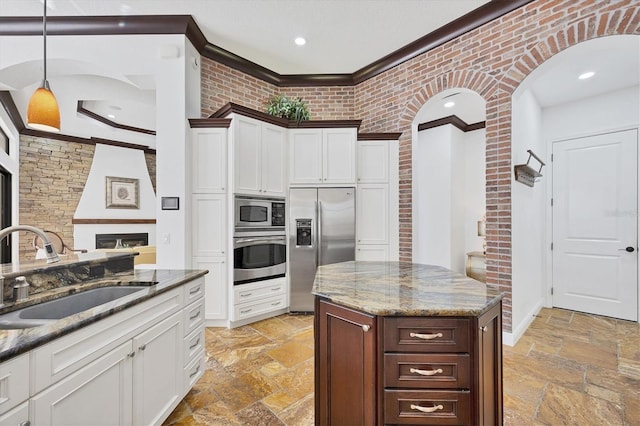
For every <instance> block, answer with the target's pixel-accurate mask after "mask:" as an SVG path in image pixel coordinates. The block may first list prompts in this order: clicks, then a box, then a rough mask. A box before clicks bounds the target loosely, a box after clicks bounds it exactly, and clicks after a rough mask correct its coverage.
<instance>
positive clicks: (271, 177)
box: [262, 123, 287, 197]
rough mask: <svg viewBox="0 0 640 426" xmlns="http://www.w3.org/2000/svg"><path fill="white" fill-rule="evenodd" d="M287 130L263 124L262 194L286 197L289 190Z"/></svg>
mask: <svg viewBox="0 0 640 426" xmlns="http://www.w3.org/2000/svg"><path fill="white" fill-rule="evenodd" d="M285 148H286V133H285V130H284V129H283V128H281V127H278V126H273V125H271V124H267V123H263V124H262V193H263V194H265V195H275V196H280V197H284V196H285V193H286V188H287V178H286V176H287V169H286V167H285V164H287V163H286V158H287V152H286V149H285Z"/></svg>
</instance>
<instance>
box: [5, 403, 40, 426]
mask: <svg viewBox="0 0 640 426" xmlns="http://www.w3.org/2000/svg"><path fill="white" fill-rule="evenodd" d="M28 421H29V401H25V402H23V403H22V404H20V405H18V406H17V407H15V408H14V409H13V410H11V411H7V412H6V413H4V414H2V415H0V425H2V426H25V425H27V424H28V423H27V422H28ZM31 424H32V425H33V423H31Z"/></svg>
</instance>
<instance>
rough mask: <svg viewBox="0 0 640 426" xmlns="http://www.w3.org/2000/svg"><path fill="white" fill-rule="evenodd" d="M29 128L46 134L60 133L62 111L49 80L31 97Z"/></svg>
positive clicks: (28, 110)
mask: <svg viewBox="0 0 640 426" xmlns="http://www.w3.org/2000/svg"><path fill="white" fill-rule="evenodd" d="M27 126H29V127H31V128H33V129H36V130H44V131H46V132H59V131H60V109H59V108H58V102H57V101H56V97H55V96H54V95H53V92H52V91H51V89H50V88H49V82H48V81H47V80H44V81H43V82H42V85H41V86H40V87H38V88H37V89H36V91H35V92H33V95H31V100H29V106H28V107H27Z"/></svg>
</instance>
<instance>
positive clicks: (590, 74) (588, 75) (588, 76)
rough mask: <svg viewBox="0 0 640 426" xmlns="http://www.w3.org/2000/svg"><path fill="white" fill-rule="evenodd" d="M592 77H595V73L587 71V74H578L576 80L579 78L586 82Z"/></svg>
mask: <svg viewBox="0 0 640 426" xmlns="http://www.w3.org/2000/svg"><path fill="white" fill-rule="evenodd" d="M594 75H596V73H595V72H593V71H589V72H585V73H582V74H580V75H579V76H578V78H579V79H580V80H586V79H588V78H591V77H593V76H594Z"/></svg>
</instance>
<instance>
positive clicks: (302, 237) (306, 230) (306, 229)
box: [296, 219, 312, 246]
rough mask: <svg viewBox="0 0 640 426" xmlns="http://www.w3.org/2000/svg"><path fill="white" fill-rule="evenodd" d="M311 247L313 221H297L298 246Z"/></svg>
mask: <svg viewBox="0 0 640 426" xmlns="http://www.w3.org/2000/svg"><path fill="white" fill-rule="evenodd" d="M311 245H312V243H311V219H296V246H311Z"/></svg>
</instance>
